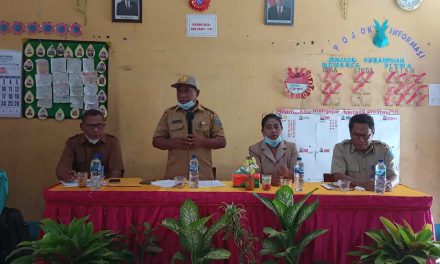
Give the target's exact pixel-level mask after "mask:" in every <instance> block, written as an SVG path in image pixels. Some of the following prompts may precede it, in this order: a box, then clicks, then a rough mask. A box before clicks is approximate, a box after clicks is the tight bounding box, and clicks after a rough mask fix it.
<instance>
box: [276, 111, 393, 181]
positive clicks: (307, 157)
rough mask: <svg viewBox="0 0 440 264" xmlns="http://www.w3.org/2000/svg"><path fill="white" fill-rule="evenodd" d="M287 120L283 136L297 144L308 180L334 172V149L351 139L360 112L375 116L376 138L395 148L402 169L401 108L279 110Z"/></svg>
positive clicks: (314, 179) (316, 179)
mask: <svg viewBox="0 0 440 264" xmlns="http://www.w3.org/2000/svg"><path fill="white" fill-rule="evenodd" d="M276 112H277V113H278V114H280V115H281V118H282V123H283V132H282V136H283V138H284V139H285V140H287V141H290V142H293V143H295V144H296V146H297V148H298V152H299V156H300V157H302V160H303V162H304V167H305V170H304V171H305V173H304V177H305V181H308V182H321V181H323V174H324V173H330V171H331V162H332V155H333V148H334V146H335V145H336V144H337V143H340V142H342V141H343V140H345V139H350V131H349V128H348V124H349V121H350V118H351V117H352V116H353V115H356V114H363V113H365V114H369V115H371V116H372V117H373V119H374V125H375V130H376V131H375V133H374V136H373V140H380V141H383V142H385V143H386V144H388V145H389V146H390V147H391V150H392V152H393V154H394V159H395V160H394V162H395V165H396V167H397V170H398V169H399V160H400V115H399V113H398V111H397V110H333V109H327V110H322V109H278V110H277V111H276Z"/></svg>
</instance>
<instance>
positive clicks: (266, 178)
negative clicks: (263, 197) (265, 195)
mask: <svg viewBox="0 0 440 264" xmlns="http://www.w3.org/2000/svg"><path fill="white" fill-rule="evenodd" d="M271 181H272V175H267V174H263V175H261V185H262V187H263V190H265V191H269V190H270V184H271Z"/></svg>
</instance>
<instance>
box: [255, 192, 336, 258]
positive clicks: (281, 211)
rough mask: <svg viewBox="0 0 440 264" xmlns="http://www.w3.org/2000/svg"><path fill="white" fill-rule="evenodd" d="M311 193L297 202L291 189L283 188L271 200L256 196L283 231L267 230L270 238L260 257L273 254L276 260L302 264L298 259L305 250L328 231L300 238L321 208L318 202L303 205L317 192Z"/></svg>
mask: <svg viewBox="0 0 440 264" xmlns="http://www.w3.org/2000/svg"><path fill="white" fill-rule="evenodd" d="M316 190H317V189H315V190H313V191H311V192H309V193H308V194H307V195H306V196H305V197H304V198H303V199H302V200H301V201H299V202H297V203H294V199H293V191H292V189H291V188H290V187H289V186H281V188H280V189H278V191H277V192H276V193H275V197H274V199H272V200H269V199H267V198H264V197H262V196H260V195H258V194H257V193H254V195H255V197H257V198H258V199H259V200H260V201H261V202H262V203H263V204H264V205H265V206H266V207H267V208H269V209H270V210H271V211H272V212H273V213H274V214H275V215H276V216H277V217H278V219H279V220H280V223H281V230H279V231H278V230H275V229H274V228H272V227H264V229H263V232H264V233H265V234H266V235H267V237H266V238H264V240H263V242H262V246H263V248H262V249H261V251H260V255H263V256H264V255H273V256H274V257H275V258H283V259H284V261H285V262H286V263H288V264H293V263H299V257H300V255H301V253H302V252H303V251H304V249H305V247H306V246H307V245H308V244H309V243H310V242H311V241H312V240H313V239H315V238H316V237H318V236H320V235H322V234H324V233H325V232H327V231H328V230H322V229H319V230H315V231H313V232H311V233H309V234H305V235H304V236H303V237H297V233H298V230H299V228H300V227H301V225H302V224H303V223H304V221H306V220H307V219H308V218H309V217H311V216H312V215H313V214H314V213H315V211H316V209H317V208H318V200H315V201H314V202H313V203H311V204H308V205H306V204H304V202H305V201H306V200H307V199H308V198H309V197H310V195H312V193H313V192H314V191H316Z"/></svg>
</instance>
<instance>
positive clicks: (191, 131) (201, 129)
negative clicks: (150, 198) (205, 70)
mask: <svg viewBox="0 0 440 264" xmlns="http://www.w3.org/2000/svg"><path fill="white" fill-rule="evenodd" d="M171 87H174V88H176V92H177V105H176V106H172V107H170V108H168V109H166V110H165V112H164V113H163V115H162V117H161V119H160V120H159V123H158V124H157V127H156V131H155V132H154V135H153V147H155V148H158V149H162V150H168V161H167V166H166V172H165V178H167V179H172V178H174V177H175V176H179V175H184V176H186V175H187V174H188V165H189V161H190V159H191V156H192V155H196V156H197V159H198V160H199V164H200V171H199V177H200V179H201V180H212V179H213V178H214V177H213V174H212V156H211V150H212V149H220V148H224V147H225V146H226V139H225V135H224V132H223V126H222V122H221V121H220V118H219V117H218V116H217V114H216V113H214V111H212V110H210V109H208V108H206V107H204V106H202V105H201V104H200V103H199V101H198V100H197V97H198V96H199V94H200V90H199V85H198V83H197V80H196V78H194V77H193V76H190V75H182V76H181V77H180V78H179V79H178V80H177V82H176V83H174V84H172V85H171Z"/></svg>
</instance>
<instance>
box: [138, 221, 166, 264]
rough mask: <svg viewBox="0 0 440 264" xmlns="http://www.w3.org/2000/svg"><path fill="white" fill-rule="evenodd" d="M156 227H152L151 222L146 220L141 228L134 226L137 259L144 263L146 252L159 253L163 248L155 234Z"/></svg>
mask: <svg viewBox="0 0 440 264" xmlns="http://www.w3.org/2000/svg"><path fill="white" fill-rule="evenodd" d="M155 230H156V227H155V228H151V225H150V223H148V222H144V224H143V225H142V227H141V228H139V227H138V226H132V229H131V231H132V234H133V237H132V240H133V241H134V243H135V245H136V261H137V263H139V264H142V263H144V258H145V254H159V253H162V251H163V249H162V248H160V247H159V242H158V241H157V237H156V236H154V235H153V232H154V231H155Z"/></svg>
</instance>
